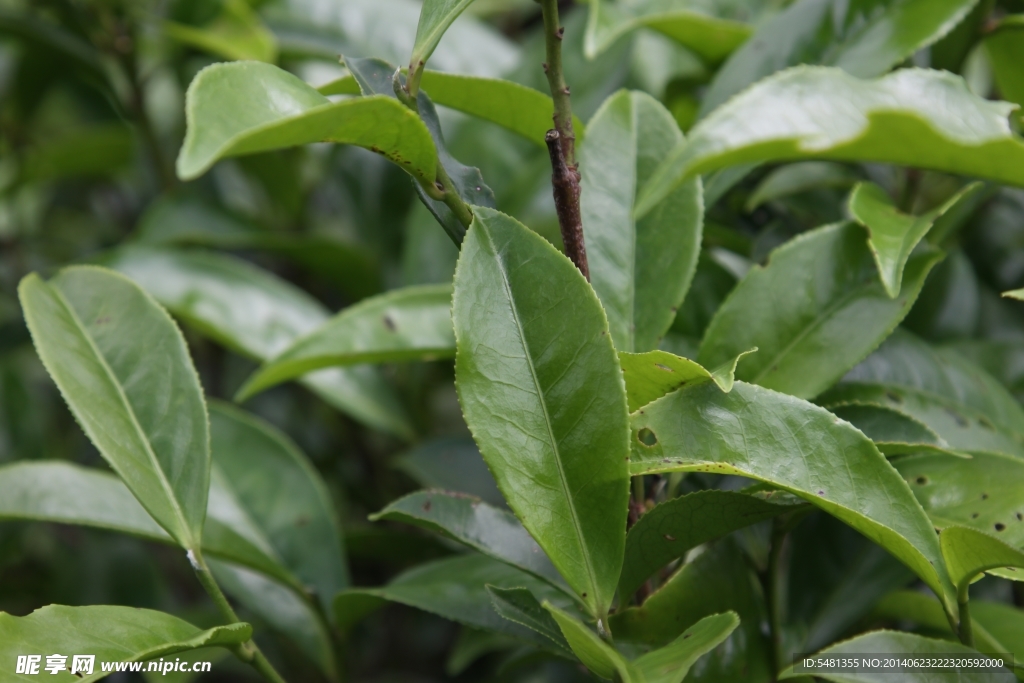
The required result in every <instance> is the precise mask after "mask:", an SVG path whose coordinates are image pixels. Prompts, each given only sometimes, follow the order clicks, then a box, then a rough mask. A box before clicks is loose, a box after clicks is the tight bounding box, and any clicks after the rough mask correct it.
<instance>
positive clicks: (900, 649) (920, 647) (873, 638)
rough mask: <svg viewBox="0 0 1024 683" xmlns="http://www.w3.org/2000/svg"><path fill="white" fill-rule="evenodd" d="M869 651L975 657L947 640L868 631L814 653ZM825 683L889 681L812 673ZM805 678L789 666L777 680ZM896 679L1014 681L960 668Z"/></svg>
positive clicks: (1004, 674) (879, 676)
mask: <svg viewBox="0 0 1024 683" xmlns="http://www.w3.org/2000/svg"><path fill="white" fill-rule="evenodd" d="M863 652H870V653H872V654H874V655H876V656H879V657H883V658H884V657H885V656H901V655H902V656H910V657H915V656H916V657H958V656H960V657H968V656H971V655H974V656H977V651H976V650H973V649H971V648H969V647H967V646H966V645H961V644H960V643H953V642H950V641H948V640H937V639H934V638H925V637H924V636H919V635H916V634H913V633H901V632H899V631H872V632H870V633H865V634H864V635H860V636H857V637H856V638H851V639H850V640H844V641H843V642H841V643H839V644H837V645H832V646H830V647H827V648H825V649H824V650H821V651H820V652H818V654H819V655H826V656H832V655H834V656H836V657H843V656H845V655H851V654H855V653H863ZM815 675H816V676H820V677H821V678H824V679H825V680H827V681H834V682H835V683H884V682H885V681H889V680H892V673H877V672H876V673H868V672H857V673H822V672H815ZM799 676H806V674H798V673H794V672H793V667H789V668H787V669H786V670H785V671H783V672H782V673H781V674H780V675H779V680H786V679H789V678H797V677H799ZM899 676H900V680H901V681H906V682H907V683H931V682H932V681H940V682H941V683H946V681H949V683H1012V681H1014V680H1016V679H1015V678H1014V676H1013V674H1012V673H1010V672H1009V671H991V670H989V671H976V670H971V669H961V670H960V671H951V672H948V673H947V672H940V673H937V674H936V673H927V672H914V671H906V670H903V671H900V672H899Z"/></svg>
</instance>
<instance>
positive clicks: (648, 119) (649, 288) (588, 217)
mask: <svg viewBox="0 0 1024 683" xmlns="http://www.w3.org/2000/svg"><path fill="white" fill-rule="evenodd" d="M589 131H590V132H589V135H588V136H587V140H586V142H585V143H584V144H583V145H582V146H581V147H580V169H581V173H582V174H583V181H582V195H581V199H580V208H581V211H582V214H583V232H584V236H585V239H586V246H587V258H588V259H589V262H590V276H591V284H593V286H594V291H595V292H597V296H598V297H599V298H600V299H601V303H602V304H604V310H605V312H606V313H607V315H608V324H609V328H610V330H611V334H612V342H613V343H614V344H615V348H616V349H618V350H620V351H629V352H634V351H650V350H651V349H654V348H657V346H658V342H659V341H660V340H661V338H662V337H663V336H664V335H665V332H667V331H668V328H669V327H670V326H671V325H672V321H673V319H674V318H675V314H676V310H677V309H678V308H679V306H680V304H681V303H682V300H683V297H684V296H685V294H686V290H687V289H688V288H689V286H690V281H691V280H692V279H693V273H694V271H695V270H696V267H697V257H698V256H699V255H700V243H701V233H702V229H703V225H704V206H703V196H702V190H701V183H700V180H699V179H694V180H692V181H689V182H687V183H685V184H683V185H680V186H679V187H678V188H676V189H675V190H674V191H673V192H672V194H671V195H669V196H668V197H666V198H665V199H664V201H662V202H661V203H660V204H659V205H658V206H657V207H656V208H654V209H653V210H652V211H651V212H650V213H648V214H647V215H646V216H645V217H644V218H643V219H641V220H639V221H637V220H635V219H634V217H633V206H634V204H635V202H636V196H637V193H638V192H640V190H641V189H642V188H643V187H644V185H645V184H646V183H647V181H648V179H649V178H650V176H651V174H652V173H653V172H654V169H655V168H656V167H657V165H658V164H659V163H660V162H661V161H662V160H663V159H664V158H665V156H666V155H667V154H668V152H669V151H670V150H671V149H672V148H674V147H675V146H677V145H679V144H680V143H682V141H683V136H682V133H680V132H679V126H678V125H677V124H676V122H675V120H674V119H673V118H672V115H671V114H670V113H669V112H668V110H666V109H665V107H664V106H662V105H661V103H659V102H658V101H657V100H655V99H654V98H652V97H650V96H649V95H646V94H644V93H639V92H628V91H622V92H619V93H617V94H616V95H613V96H612V97H611V98H610V99H608V100H607V101H606V102H605V103H604V105H602V107H601V109H600V110H599V111H598V112H597V114H595V115H594V118H593V119H591V121H590V128H589Z"/></svg>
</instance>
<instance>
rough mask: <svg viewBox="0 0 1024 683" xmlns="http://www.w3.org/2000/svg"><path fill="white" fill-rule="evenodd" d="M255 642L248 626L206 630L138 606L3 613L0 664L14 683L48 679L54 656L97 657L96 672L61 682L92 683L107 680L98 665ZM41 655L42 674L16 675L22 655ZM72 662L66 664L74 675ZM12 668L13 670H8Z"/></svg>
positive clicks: (59, 607) (67, 677)
mask: <svg viewBox="0 0 1024 683" xmlns="http://www.w3.org/2000/svg"><path fill="white" fill-rule="evenodd" d="M251 637H252V627H251V626H250V625H249V624H242V623H237V624H228V625H227V626H217V627H216V628H211V629H209V630H207V631H204V630H202V629H198V628H196V627H195V626H193V625H192V624H190V623H188V622H186V621H182V620H181V619H178V618H177V617H172V616H171V615H170V614H164V613H163V612H156V611H153V610H148V609H138V608H135V607H113V606H100V605H90V606H88V607H65V606H64V605H49V606H47V607H43V608H41V609H37V610H36V611H35V612H32V613H31V614H29V615H27V616H24V617H15V616H11V615H10V614H5V613H3V612H0V661H2V662H4V667H5V668H6V669H7V671H6V673H5V674H4V676H5V678H6V679H7V680H10V681H34V680H36V679H37V678H39V676H38V674H39V673H42V674H44V675H47V672H45V671H44V669H43V667H44V666H45V662H46V659H45V657H46V655H50V654H53V653H54V652H60V653H68V654H69V655H70V654H71V653H75V654H90V655H95V656H96V662H95V666H94V670H93V673H92V674H91V675H87V676H81V675H80V674H75V675H71V674H70V673H65V674H63V675H61V676H60V678H59V679H58V680H62V681H65V680H66V681H81V682H82V683H90V682H91V681H98V680H100V679H101V678H104V677H105V676H107V675H108V674H107V672H104V671H102V670H101V668H100V666H99V663H100V662H144V661H147V660H150V659H156V658H158V657H166V656H168V655H173V654H177V653H179V652H187V651H188V650H195V649H197V648H201V647H214V646H219V647H227V648H230V647H232V646H235V645H240V644H242V643H244V642H246V641H248V640H249V638H251ZM27 654H39V655H43V661H42V663H41V666H40V670H39V672H37V673H36V675H33V674H15V673H13V672H14V664H15V661H16V660H17V659H18V655H27ZM72 664H73V661H72V659H71V658H70V657H69V658H68V659H67V661H66V662H65V665H66V666H67V669H68V670H69V671H70V669H71V665H72ZM8 666H9V668H8Z"/></svg>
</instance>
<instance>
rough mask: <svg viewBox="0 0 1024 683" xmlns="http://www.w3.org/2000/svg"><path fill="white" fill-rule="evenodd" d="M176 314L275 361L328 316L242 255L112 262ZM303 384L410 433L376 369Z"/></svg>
mask: <svg viewBox="0 0 1024 683" xmlns="http://www.w3.org/2000/svg"><path fill="white" fill-rule="evenodd" d="M105 263H107V264H108V265H109V266H110V267H112V268H115V269H117V270H119V271H121V272H122V273H124V274H125V275H127V276H128V277H130V278H132V279H133V280H135V281H136V282H138V283H139V284H140V285H142V286H143V287H144V288H145V289H147V290H148V291H149V292H150V293H151V294H152V295H153V296H154V297H156V299H157V300H158V301H159V302H160V303H162V304H163V305H164V306H166V307H167V308H168V309H170V310H171V312H172V313H174V315H176V316H178V317H179V318H181V319H182V320H184V321H185V322H186V323H187V324H188V325H190V326H191V327H193V328H195V329H196V330H198V331H199V332H201V333H202V334H205V335H206V336H208V337H211V338H212V339H213V340H215V341H217V342H218V343H220V344H223V345H225V346H227V347H228V348H229V349H232V350H234V351H237V352H239V353H241V354H242V355H245V356H248V357H250V358H253V359H256V360H268V359H270V358H272V357H273V356H275V355H277V354H278V353H280V352H281V351H282V350H284V349H285V348H287V347H288V346H289V345H290V344H291V343H292V342H293V341H294V340H296V339H298V338H299V337H301V336H302V335H304V334H308V333H310V332H312V331H313V330H315V329H317V328H318V327H320V326H321V325H323V324H324V323H325V322H326V321H327V320H328V313H327V310H326V309H325V308H324V307H323V306H322V305H321V304H320V303H319V302H317V301H316V300H315V299H313V298H312V297H311V296H309V295H308V294H306V293H305V292H303V291H302V290H300V289H298V288H296V287H295V286H293V285H291V284H290V283H288V282H285V281H284V280H281V279H279V278H277V277H276V276H274V275H271V274H270V273H268V272H266V271H264V270H260V269H258V268H255V267H253V266H251V265H250V264H248V263H246V262H244V261H241V260H239V259H236V258H233V257H230V256H225V255H219V254H212V253H206V252H199V251H183V250H174V249H154V248H147V247H130V248H121V249H119V250H118V251H116V252H114V253H113V254H111V255H110V256H109V257H108V259H107V260H106V261H105ZM301 383H302V384H303V385H304V386H306V387H307V388H308V389H310V390H311V391H313V392H314V393H316V394H317V395H318V396H320V397H321V398H323V399H324V400H325V401H327V402H328V403H329V404H331V405H332V406H334V407H335V408H337V409H338V410H341V411H342V412H344V413H346V414H348V415H351V416H352V417H354V418H355V419H357V420H359V421H360V422H362V423H363V424H366V425H368V426H370V427H373V428H375V429H379V430H381V431H384V432H387V433H390V434H394V435H396V436H399V437H402V438H404V439H411V438H412V436H413V434H414V431H413V427H412V425H411V423H410V422H409V418H408V417H407V416H406V413H405V410H404V408H403V407H402V404H401V403H400V402H399V399H398V397H397V395H396V394H395V392H394V390H393V389H392V388H391V386H390V385H388V384H387V383H386V382H385V381H384V379H383V377H381V375H380V374H379V372H378V371H377V370H376V369H375V368H371V367H355V368H332V369H327V370H320V371H318V372H316V373H313V374H310V375H307V376H306V377H303V378H302V380H301Z"/></svg>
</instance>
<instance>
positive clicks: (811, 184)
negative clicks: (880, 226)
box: [746, 161, 860, 212]
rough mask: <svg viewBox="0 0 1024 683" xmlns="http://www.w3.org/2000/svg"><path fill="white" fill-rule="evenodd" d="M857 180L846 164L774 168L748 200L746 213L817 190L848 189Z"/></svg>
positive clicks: (803, 162) (828, 162)
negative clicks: (829, 188)
mask: <svg viewBox="0 0 1024 683" xmlns="http://www.w3.org/2000/svg"><path fill="white" fill-rule="evenodd" d="M859 179H860V176H859V174H858V173H857V172H856V171H854V170H853V169H851V168H850V167H849V166H846V165H845V164H837V163H835V162H833V161H800V162H797V163H795V164H786V165H785V166H782V167H781V168H777V169H775V170H774V171H772V172H771V173H769V174H768V175H766V176H765V177H764V179H763V180H761V182H760V183H758V184H757V187H756V188H754V191H753V192H752V193H751V194H750V197H749V198H748V199H747V204H746V209H747V211H748V212H752V211H753V210H754V209H756V208H757V207H759V206H761V205H762V204H764V203H765V202H770V201H773V200H776V199H784V198H786V197H789V196H791V195H794V194H799V193H801V192H807V191H808V190H814V189H817V188H820V187H849V186H851V185H853V184H854V183H856V182H857V181H858V180H859Z"/></svg>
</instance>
